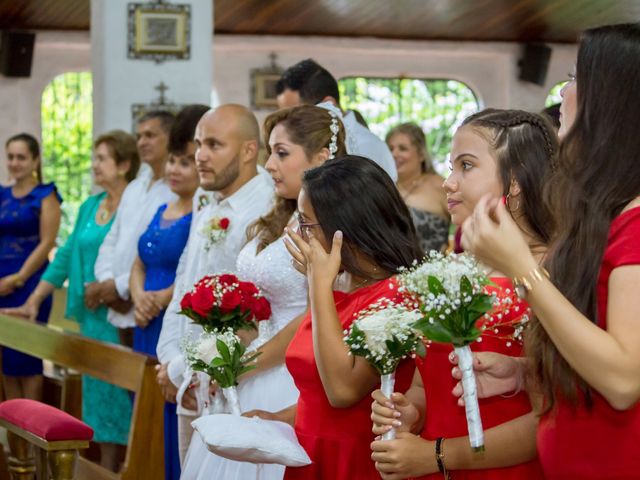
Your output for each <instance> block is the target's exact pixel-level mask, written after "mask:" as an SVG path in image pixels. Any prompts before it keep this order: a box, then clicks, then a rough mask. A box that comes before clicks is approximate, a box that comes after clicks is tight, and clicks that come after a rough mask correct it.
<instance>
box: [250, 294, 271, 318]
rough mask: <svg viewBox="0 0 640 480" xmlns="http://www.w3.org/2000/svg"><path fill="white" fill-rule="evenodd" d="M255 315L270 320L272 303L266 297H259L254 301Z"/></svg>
mask: <svg viewBox="0 0 640 480" xmlns="http://www.w3.org/2000/svg"><path fill="white" fill-rule="evenodd" d="M253 316H254V317H256V320H268V319H269V318H270V317H271V305H270V304H269V301H268V300H267V299H266V298H264V297H258V298H256V299H255V300H254V302H253Z"/></svg>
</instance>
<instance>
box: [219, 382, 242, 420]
mask: <svg viewBox="0 0 640 480" xmlns="http://www.w3.org/2000/svg"><path fill="white" fill-rule="evenodd" d="M222 391H223V392H224V398H225V399H226V400H227V408H229V410H231V414H232V415H238V416H240V415H242V412H241V411H240V399H239V398H238V391H237V390H236V387H227V388H223V389H222Z"/></svg>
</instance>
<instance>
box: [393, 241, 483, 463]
mask: <svg viewBox="0 0 640 480" xmlns="http://www.w3.org/2000/svg"><path fill="white" fill-rule="evenodd" d="M399 281H400V284H401V287H400V289H401V290H402V291H406V292H408V293H410V294H412V295H413V296H415V297H416V299H417V300H418V302H419V304H420V310H421V315H420V316H421V319H420V320H419V321H418V322H417V323H416V324H415V325H414V326H415V327H416V328H418V329H419V330H420V331H421V332H422V333H423V334H424V336H425V337H427V338H428V339H430V340H433V341H435V342H441V343H450V344H453V346H454V348H455V352H456V354H457V355H458V359H459V366H460V370H461V371H462V384H463V387H464V402H465V411H466V416H467V426H468V429H469V439H470V442H471V447H472V449H473V450H474V451H483V450H484V435H483V431H482V421H481V419H480V408H479V406H478V396H477V391H476V380H475V375H474V373H473V365H472V363H473V357H472V353H471V349H470V348H469V344H470V343H472V342H473V341H475V340H476V339H477V338H478V337H479V336H480V335H481V330H480V329H478V328H477V326H476V322H477V321H478V320H479V319H480V318H481V317H483V316H486V315H487V312H489V311H490V310H491V309H492V308H493V306H494V301H495V297H494V296H492V295H488V294H486V293H485V292H484V287H485V285H487V284H489V283H490V281H489V279H488V278H487V276H486V274H485V273H484V272H483V271H482V270H481V268H480V266H479V265H478V263H477V262H476V261H475V259H474V258H473V257H471V256H469V255H466V254H461V255H456V254H451V255H448V256H445V255H443V254H441V253H439V252H435V251H432V252H430V253H429V254H428V255H427V257H426V258H425V260H424V262H423V263H421V264H420V265H417V266H416V267H414V268H412V269H410V270H406V271H404V272H402V273H401V275H400V276H399Z"/></svg>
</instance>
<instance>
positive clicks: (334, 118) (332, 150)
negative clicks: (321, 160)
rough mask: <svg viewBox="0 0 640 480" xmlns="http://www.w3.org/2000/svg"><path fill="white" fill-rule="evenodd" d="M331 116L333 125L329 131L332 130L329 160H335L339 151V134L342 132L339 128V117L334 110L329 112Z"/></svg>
mask: <svg viewBox="0 0 640 480" xmlns="http://www.w3.org/2000/svg"><path fill="white" fill-rule="evenodd" d="M327 112H329V115H331V125H330V126H329V130H331V142H330V143H329V160H331V159H333V158H335V156H336V152H337V151H338V132H339V131H340V127H339V126H338V115H336V113H335V112H334V111H332V110H327Z"/></svg>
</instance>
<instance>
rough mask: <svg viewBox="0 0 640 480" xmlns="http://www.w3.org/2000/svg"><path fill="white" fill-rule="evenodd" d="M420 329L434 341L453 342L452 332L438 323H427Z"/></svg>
mask: <svg viewBox="0 0 640 480" xmlns="http://www.w3.org/2000/svg"><path fill="white" fill-rule="evenodd" d="M420 330H421V331H422V333H423V334H424V336H425V337H427V338H428V339H430V340H433V341H434V342H440V343H453V340H452V335H451V332H449V331H448V330H447V329H446V328H444V327H443V326H442V325H440V324H438V323H433V324H432V323H427V324H426V325H424V327H422V328H421V329H420Z"/></svg>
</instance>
